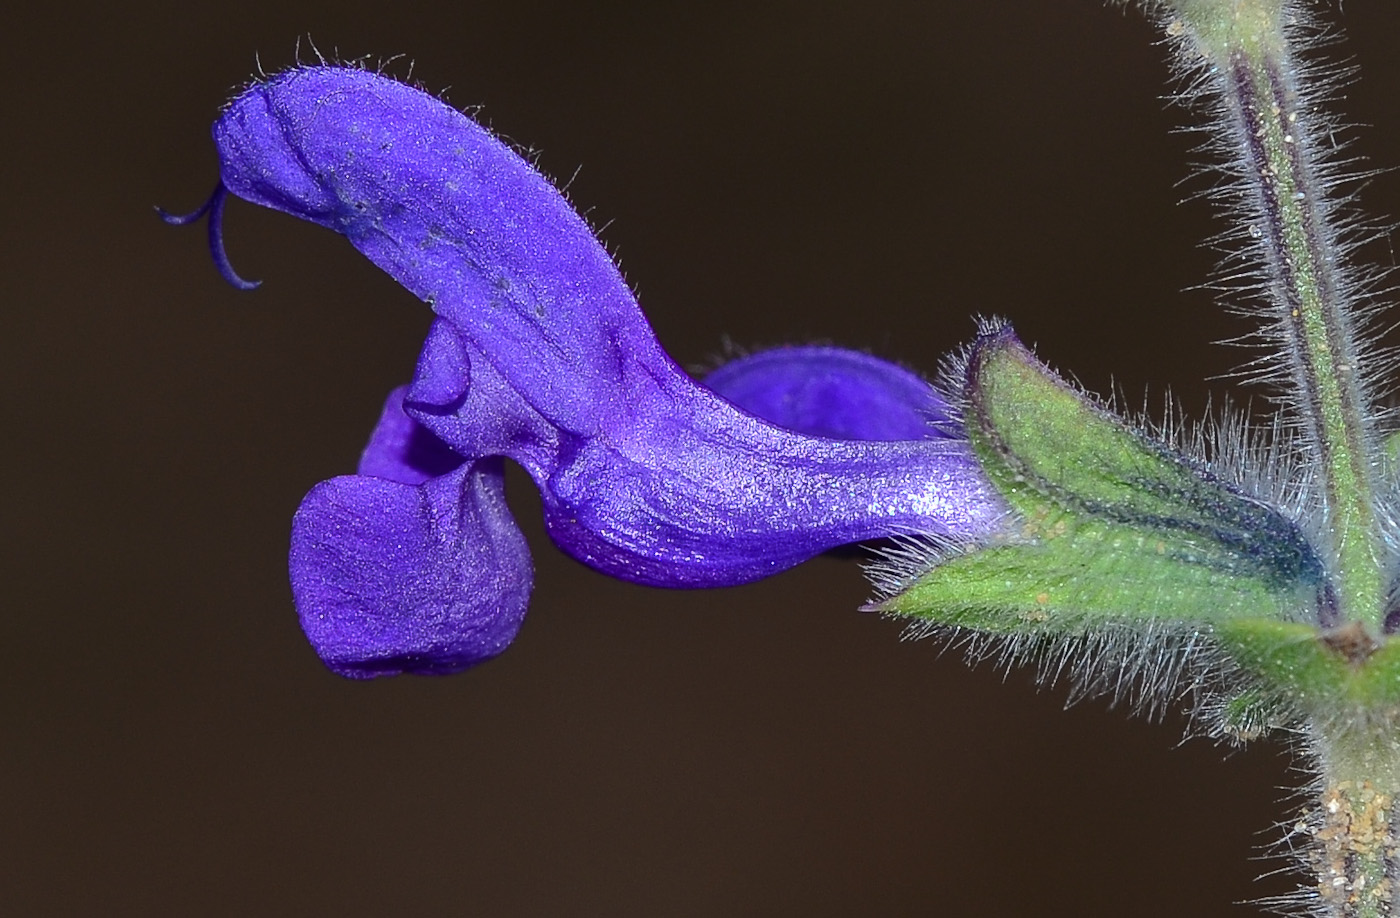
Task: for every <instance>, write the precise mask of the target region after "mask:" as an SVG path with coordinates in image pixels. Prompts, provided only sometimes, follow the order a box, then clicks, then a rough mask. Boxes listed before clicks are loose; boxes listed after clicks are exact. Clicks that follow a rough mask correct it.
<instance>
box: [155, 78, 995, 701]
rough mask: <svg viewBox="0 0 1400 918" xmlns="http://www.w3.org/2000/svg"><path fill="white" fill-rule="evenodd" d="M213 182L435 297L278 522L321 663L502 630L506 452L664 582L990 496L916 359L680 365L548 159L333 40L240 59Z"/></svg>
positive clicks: (570, 547)
mask: <svg viewBox="0 0 1400 918" xmlns="http://www.w3.org/2000/svg"><path fill="white" fill-rule="evenodd" d="M213 135H214V142H215V144H216V146H217V148H218V153H219V160H220V182H219V185H218V187H217V188H216V190H215V193H214V195H213V196H212V197H211V199H210V201H209V203H208V204H206V205H205V207H204V208H201V210H200V211H197V212H196V213H194V214H191V215H189V216H188V217H171V216H167V219H168V220H170V221H171V222H189V220H191V219H194V218H196V217H198V216H201V215H203V214H207V215H208V216H209V219H210V242H211V247H212V249H213V252H214V255H215V259H216V262H217V263H218V265H219V267H220V269H221V270H222V271H223V273H224V275H225V277H227V278H228V279H229V280H230V281H231V282H234V283H235V284H237V285H238V286H242V287H248V286H252V285H251V284H250V283H249V282H247V281H243V280H242V279H241V278H239V277H238V276H237V275H236V274H234V272H233V270H232V268H231V267H229V264H228V260H227V258H226V257H225V256H224V253H223V246H222V242H221V240H220V235H219V223H218V218H219V216H220V211H221V208H222V205H223V202H224V199H225V195H226V194H233V195H235V196H237V197H239V198H242V199H244V200H247V201H251V202H253V203H255V204H261V205H264V206H266V207H271V208H274V209H276V210H280V211H284V212H286V213H289V214H292V215H293V216H296V217H300V218H302V219H304V220H309V221H311V222H313V223H317V224H319V225H321V226H324V227H327V228H329V229H333V230H335V231H336V232H338V233H340V234H342V235H344V236H345V237H346V238H347V239H349V240H350V243H351V244H352V245H353V246H354V247H355V248H356V249H358V250H359V251H360V252H361V253H363V254H364V255H365V256H366V257H367V258H369V259H370V260H371V261H373V262H374V263H375V264H376V265H378V266H379V267H380V268H382V269H383V270H384V271H386V272H387V273H388V274H389V275H390V276H391V277H393V278H394V279H395V280H396V281H398V282H399V283H400V284H402V285H403V286H404V287H406V288H407V289H408V290H409V291H411V292H412V293H413V294H414V295H415V296H417V297H418V298H419V299H421V300H423V301H424V302H426V303H427V304H428V305H429V306H430V307H431V308H432V309H433V311H434V313H435V314H436V316H437V318H436V320H435V321H434V323H433V325H432V327H431V330H430V331H429V334H428V336H427V340H426V342H425V343H424V345H423V350H422V352H421V355H420V356H419V359H418V364H417V368H416V370H415V372H414V375H413V378H412V381H411V382H410V383H409V384H408V385H407V386H403V387H400V388H398V389H395V390H394V391H393V392H391V393H390V394H389V397H388V400H387V402H386V403H385V405H384V409H383V414H382V416H381V418H380V420H379V423H378V425H377V426H376V427H375V429H374V432H373V433H372V435H371V437H370V441H369V444H368V446H367V447H366V449H365V451H364V455H363V457H362V458H361V461H360V466H359V469H358V470H357V473H356V474H354V475H347V476H342V477H338V478H332V479H331V480H329V481H324V482H322V483H320V484H318V485H317V486H316V487H314V488H313V489H312V490H311V492H310V493H309V494H308V495H307V496H306V498H305V499H304V500H303V502H302V504H301V507H300V508H299V509H298V510H297V513H296V516H295V518H294V520H293V524H292V544H291V553H290V567H291V581H292V590H293V595H294V598H295V601H296V605H297V610H298V614H299V616H300V619H301V623H302V627H303V628H304V630H305V632H306V634H307V637H308V638H309V639H310V641H311V643H312V645H313V646H314V647H315V649H316V651H317V653H318V654H319V655H320V656H321V658H322V659H323V660H324V661H325V662H326V664H327V665H328V666H329V667H330V668H331V669H332V670H334V671H335V672H337V673H340V674H341V675H344V676H350V677H357V678H369V677H374V676H380V675H390V674H395V673H400V672H417V673H446V672H453V671H456V670H460V669H463V668H465V667H468V666H471V665H473V664H475V663H478V662H480V661H482V660H485V659H488V658H490V657H492V656H494V655H496V654H497V653H499V652H500V651H501V650H502V649H504V648H505V646H506V645H507V644H508V643H509V642H510V641H511V639H512V638H513V637H514V636H515V634H516V632H517V630H518V628H519V626H520V622H521V619H522V617H523V615H524V612H525V608H526V605H527V603H528V600H529V594H530V589H531V581H532V566H531V561H530V555H529V551H528V549H527V547H526V545H525V541H524V539H523V537H522V535H521V533H520V531H519V529H518V528H517V527H516V524H515V521H514V519H513V518H512V516H511V513H510V511H509V509H508V508H507V506H506V502H505V496H504V479H503V460H504V459H510V460H512V461H514V462H516V463H518V464H519V465H520V466H521V467H523V468H524V469H525V470H526V471H527V472H528V473H529V475H530V476H531V478H532V479H533V480H534V482H535V484H536V485H537V486H538V488H539V490H540V494H541V496H542V499H543V506H544V515H545V523H546V527H547V529H548V532H549V535H550V536H551V538H552V539H553V540H554V542H555V544H556V545H558V546H559V547H560V548H561V549H563V550H564V551H565V552H566V553H568V554H569V555H571V556H573V557H574V558H576V559H578V560H579V561H582V562H583V563H585V564H587V565H589V566H591V567H593V568H596V569H597V570H599V571H602V572H604V573H607V574H610V575H612V576H614V577H619V578H622V579H625V580H629V581H632V582H635V583H641V584H649V585H653V586H662V587H717V586H727V585H733V584H740V583H745V582H748V581H752V580H755V579H758V578H760V577H764V576H767V575H769V574H772V573H775V572H778V571H781V570H783V569H785V568H788V567H791V566H792V565H795V564H797V563H799V562H801V561H803V560H805V559H808V558H810V557H812V556H814V555H816V554H818V553H820V552H823V551H825V550H827V549H830V548H833V547H835V546H839V545H843V544H847V543H852V542H859V541H862V540H868V539H875V538H882V537H887V536H896V535H910V534H923V535H929V536H932V537H941V538H965V537H973V536H976V535H979V534H982V533H985V532H987V531H989V530H991V529H992V528H994V527H995V526H996V524H997V522H998V521H999V520H1000V519H1001V518H1002V515H1003V512H1004V510H1003V505H1002V503H1001V500H1000V498H998V497H997V496H996V495H995V493H994V492H993V491H992V490H991V489H990V486H989V485H988V484H987V483H986V480H985V479H984V477H983V475H982V474H981V473H980V471H979V469H978V465H977V462H976V460H975V459H974V457H973V455H972V454H971V452H970V450H969V448H968V445H967V442H966V440H965V439H964V438H963V437H962V436H961V434H960V428H959V426H958V423H957V421H956V418H955V417H954V414H955V413H954V412H953V411H951V409H950V408H949V406H948V404H947V403H946V402H945V401H943V400H942V398H941V397H940V396H939V395H938V393H937V392H936V391H935V390H934V389H933V388H932V387H931V386H929V385H928V384H927V383H925V382H924V381H923V380H922V379H920V378H919V377H918V376H916V375H914V374H912V373H909V372H908V371H906V370H903V369H901V368H899V367H897V366H894V365H892V364H889V363H886V362H884V361H881V360H878V359H876V358H873V357H870V356H867V355H864V354H858V353H854V352H851V351H846V350H841V349H837V348H828V347H793V348H779V349H777V350H774V351H767V352H761V353H759V354H756V355H753V356H751V357H748V358H744V359H740V360H738V361H735V362H733V363H731V364H729V365H727V366H724V367H722V368H720V369H719V370H718V371H716V372H715V373H714V374H712V375H711V376H710V377H709V379H708V385H702V384H700V383H698V382H696V381H695V380H694V379H692V378H691V377H690V376H689V375H687V374H686V373H685V372H684V371H683V370H682V369H681V368H680V367H679V366H677V365H676V363H675V362H674V361H673V360H671V358H670V357H669V356H667V354H666V353H665V352H664V351H663V350H662V348H661V346H660V345H659V343H658V342H657V340H656V338H655V336H654V335H653V333H652V331H651V328H650V327H649V326H648V324H647V322H646V319H645V317H644V316H643V314H642V312H641V309H640V308H639V307H638V305H637V302H636V300H635V298H634V296H633V294H632V292H631V290H630V289H629V288H628V286H627V284H626V283H625V282H624V280H623V278H622V276H621V274H620V273H619V271H618V269H617V267H616V266H615V264H614V263H613V261H612V259H611V258H610V257H609V255H608V253H607V252H606V251H605V250H604V248H603V246H602V245H601V244H600V243H599V242H598V241H597V239H596V238H595V237H594V235H593V233H592V232H591V230H590V229H589V227H588V226H587V224H586V223H585V222H584V221H583V219H582V218H580V217H579V215H578V214H577V213H576V212H575V211H574V210H573V209H572V207H570V205H569V204H568V202H567V201H566V200H565V199H564V197H563V196H562V195H561V194H560V193H559V192H558V191H557V190H556V189H555V188H554V186H553V185H552V184H551V183H550V182H549V181H548V180H546V179H545V178H544V177H543V176H541V175H540V174H539V173H538V172H537V171H535V169H533V168H532V167H531V166H530V165H529V164H528V163H527V162H525V160H523V159H522V158H521V157H520V156H518V155H517V154H516V153H515V152H514V151H512V150H511V149H510V148H509V147H508V146H507V145H505V144H504V143H502V142H501V141H499V140H498V139H496V138H495V137H493V136H492V135H491V134H490V132H488V131H487V130H486V129H484V128H482V127H481V126H479V125H478V124H476V123H475V122H473V121H472V120H471V119H470V118H468V117H467V116H466V115H464V114H462V113H461V112H459V111H457V110H455V109H453V108H452V107H450V106H448V105H447V104H445V103H443V102H442V101H440V100H439V99H437V98H435V97H433V96H431V95H428V94H426V93H424V92H422V91H420V90H418V89H416V88H413V87H411V86H407V85H405V84H403V83H400V82H398V81H396V80H393V79H391V78H388V77H385V76H383V75H380V74H376V73H373V72H369V71H365V70H361V69H356V68H351V67H342V66H314V67H301V68H297V69H293V70H290V71H287V72H284V73H282V74H279V75H277V76H275V77H273V78H271V79H269V80H267V81H265V82H261V83H258V84H255V85H253V86H251V87H250V88H248V89H246V90H245V91H244V92H242V93H241V94H240V95H239V96H237V97H236V98H235V99H234V100H233V101H232V102H231V103H230V104H229V105H228V107H227V108H226V109H225V111H224V112H223V114H222V116H221V117H220V118H219V119H218V121H217V122H216V123H215V125H214V129H213Z"/></svg>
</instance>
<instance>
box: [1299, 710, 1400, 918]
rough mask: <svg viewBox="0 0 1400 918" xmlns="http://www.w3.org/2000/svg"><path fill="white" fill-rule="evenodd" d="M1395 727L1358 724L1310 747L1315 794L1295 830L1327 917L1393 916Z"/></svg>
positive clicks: (1399, 867) (1399, 871)
mask: <svg viewBox="0 0 1400 918" xmlns="http://www.w3.org/2000/svg"><path fill="white" fill-rule="evenodd" d="M1363 724H1364V726H1363ZM1395 727H1396V724H1395V723H1394V721H1393V719H1392V718H1385V719H1384V722H1382V723H1377V722H1376V721H1374V720H1371V719H1365V718H1363V719H1362V720H1361V721H1359V722H1358V721H1352V722H1349V723H1348V724H1347V726H1346V727H1344V728H1343V729H1341V730H1338V731H1335V732H1334V733H1333V734H1332V735H1330V736H1326V737H1323V738H1322V740H1321V742H1319V743H1318V753H1319V759H1320V762H1319V764H1320V766H1321V773H1322V781H1323V783H1322V795H1321V797H1320V799H1319V801H1318V804H1317V807H1316V809H1315V810H1314V811H1313V812H1311V813H1310V814H1308V815H1307V816H1306V817H1305V818H1304V820H1303V821H1302V822H1301V823H1300V825H1299V828H1300V829H1301V830H1303V831H1306V832H1307V833H1308V834H1310V835H1311V836H1312V842H1313V844H1312V846H1311V850H1310V851H1309V852H1308V855H1307V857H1308V862H1309V864H1310V866H1311V867H1312V868H1313V870H1314V872H1315V874H1316V876H1317V884H1318V885H1317V895H1318V902H1319V905H1320V906H1321V907H1322V909H1323V911H1322V914H1324V915H1327V916H1329V918H1390V916H1395V915H1400V835H1397V819H1396V813H1395V801H1396V799H1397V794H1398V793H1400V743H1397V742H1396V740H1395V738H1394V737H1395V736H1396V733H1395Z"/></svg>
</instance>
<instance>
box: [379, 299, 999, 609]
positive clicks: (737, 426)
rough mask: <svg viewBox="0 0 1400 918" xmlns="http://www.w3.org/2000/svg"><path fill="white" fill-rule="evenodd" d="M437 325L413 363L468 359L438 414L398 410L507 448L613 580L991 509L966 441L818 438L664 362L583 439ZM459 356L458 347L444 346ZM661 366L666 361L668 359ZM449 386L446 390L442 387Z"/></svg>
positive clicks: (760, 571)
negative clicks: (455, 397)
mask: <svg viewBox="0 0 1400 918" xmlns="http://www.w3.org/2000/svg"><path fill="white" fill-rule="evenodd" d="M471 347H472V345H471V344H470V342H469V340H468V336H467V335H466V334H465V333H463V332H461V330H459V329H456V328H455V327H453V326H452V325H450V324H449V323H447V322H445V321H442V320H439V321H438V322H437V323H436V324H435V325H434V328H433V330H432V332H431V333H430V334H429V336H428V342H427V344H426V345H425V346H424V356H423V358H422V359H420V361H419V370H420V372H421V371H425V370H426V371H427V372H429V373H432V372H435V371H436V370H437V369H440V368H442V367H469V368H470V369H469V376H468V378H467V379H466V380H459V382H458V384H457V387H458V388H464V389H465V392H466V395H465V397H464V398H463V399H462V400H461V401H460V403H459V407H458V409H457V411H456V412H454V413H453V414H450V415H445V414H438V413H430V412H429V411H423V410H419V409H418V407H417V406H416V404H415V403H414V402H413V392H414V391H416V390H419V389H420V388H421V389H423V390H425V391H430V390H437V389H442V388H444V387H445V386H446V384H445V383H444V382H441V381H434V380H426V379H423V378H419V379H417V380H415V382H414V386H413V387H412V388H411V389H410V393H409V396H408V398H407V400H406V401H407V411H408V413H409V414H410V415H411V416H413V417H414V418H415V419H416V420H417V421H418V422H419V423H421V424H423V425H424V426H425V427H426V428H427V429H429V430H430V431H432V432H433V434H434V435H436V436H437V437H439V438H441V439H442V440H443V441H445V442H447V443H450V444H452V446H453V448H454V449H456V450H458V451H459V452H463V453H469V454H470V453H474V452H478V451H479V452H483V453H489V454H499V455H505V456H509V457H510V458H512V459H514V460H515V461H517V462H519V463H520V464H521V465H522V466H524V467H525V469H526V470H527V471H528V472H529V473H530V474H531V476H532V477H533V478H534V479H535V482H536V484H538V485H539V487H540V491H541V494H542V496H543V498H544V506H545V520H546V523H547V525H548V527H549V531H550V535H551V536H552V537H553V538H554V540H555V542H556V543H557V544H558V545H559V546H560V547H561V548H562V549H564V550H565V551H567V552H568V553H569V554H571V555H573V556H574V557H575V558H578V559H579V560H581V561H584V562H585V563H587V564H589V565H591V566H593V567H595V568H598V569H599V570H602V571H605V572H607V573H609V574H612V575H614V576H617V577H622V578H624V579H627V580H632V581H634V582H638V583H648V584H652V585H657V586H673V587H674V586H685V587H708V586H727V585H732V584H737V583H744V582H747V581H750V580H754V579H757V578H760V577H764V576H767V575H769V574H772V573H775V572H777V571H779V570H783V569H785V568H787V567H791V566H792V565H795V564H798V563H800V562H802V561H804V560H806V559H808V558H810V557H812V556H814V555H817V554H819V553H821V552H823V551H825V550H827V549H829V548H833V547H835V546H837V545H845V544H848V543H851V542H859V541H864V540H867V539H873V538H882V537H886V536H891V535H902V534H912V533H925V534H928V533H932V534H938V535H945V536H952V535H957V534H960V533H969V532H978V531H984V530H986V529H987V528H989V527H990V526H992V525H994V524H995V522H996V521H997V520H999V519H1000V518H1001V516H1002V515H1003V512H1004V511H1003V508H1002V506H1001V504H1000V502H999V500H998V499H997V498H995V497H994V496H993V495H992V493H991V491H990V489H989V488H988V487H987V485H986V484H985V482H984V481H983V479H982V477H981V474H980V472H979V471H978V468H977V465H976V461H975V460H974V459H973V457H972V455H971V452H970V450H969V448H968V446H967V443H966V442H965V441H962V440H951V439H938V438H933V439H923V440H902V441H887V442H879V441H857V440H830V439H824V438H818V437H808V436H803V435H801V434H797V433H793V432H792V431H788V430H784V429H782V428H779V427H775V426H773V425H771V424H767V423H765V422H763V421H761V420H759V419H758V418H755V417H753V416H751V415H748V414H745V413H744V412H742V411H740V410H738V409H737V408H735V407H734V406H732V405H730V404H729V403H728V402H726V401H724V400H723V399H721V398H719V397H718V396H716V395H715V394H714V393H712V392H710V391H709V390H708V389H706V388H704V387H703V386H700V385H698V384H696V383H695V382H694V381H692V380H691V379H690V378H689V377H688V376H686V375H685V374H684V373H682V372H680V371H679V370H678V369H674V368H673V365H670V364H667V365H666V367H662V368H660V369H658V372H657V373H656V374H655V375H654V376H646V377H644V378H645V379H646V380H647V382H648V385H646V386H642V385H637V386H634V390H633V392H632V393H631V394H630V397H629V398H628V400H627V401H620V402H619V403H618V404H617V411H616V412H615V415H614V417H613V418H611V419H610V420H609V422H608V424H607V425H606V427H605V428H604V429H603V430H602V431H601V432H600V433H599V434H598V435H596V436H581V435H578V434H571V433H568V432H567V430H566V426H567V421H568V419H567V418H565V419H556V418H552V417H547V416H545V414H544V413H543V412H541V411H539V410H538V409H536V408H535V407H534V406H532V405H530V404H529V402H528V399H527V394H522V393H519V392H517V391H516V390H515V389H514V388H513V387H512V386H510V385H509V383H507V382H506V381H505V380H504V379H503V378H502V377H501V376H500V375H499V374H498V373H497V372H496V370H495V364H494V362H493V361H492V360H491V359H488V357H487V355H484V354H479V353H470V354H468V351H469V349H470V348H471ZM453 350H456V351H459V352H461V353H460V354H459V356H457V357H451V356H447V355H445V354H443V353H435V352H442V351H453ZM668 368H670V369H669V370H668ZM448 388H450V387H448Z"/></svg>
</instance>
